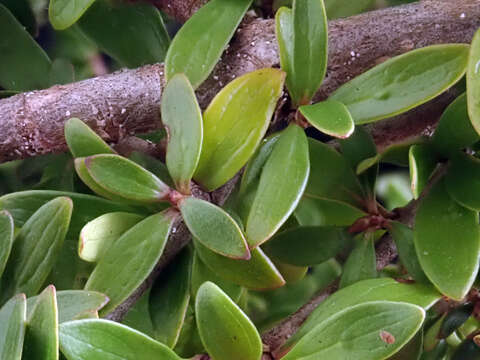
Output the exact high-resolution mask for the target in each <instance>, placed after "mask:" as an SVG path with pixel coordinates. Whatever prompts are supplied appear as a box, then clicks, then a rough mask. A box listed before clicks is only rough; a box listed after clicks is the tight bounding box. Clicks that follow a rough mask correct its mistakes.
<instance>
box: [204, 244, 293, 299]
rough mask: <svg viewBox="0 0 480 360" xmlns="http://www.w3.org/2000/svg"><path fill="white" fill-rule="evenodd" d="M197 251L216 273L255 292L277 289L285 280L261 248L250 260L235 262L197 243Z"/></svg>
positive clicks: (255, 250)
mask: <svg viewBox="0 0 480 360" xmlns="http://www.w3.org/2000/svg"><path fill="white" fill-rule="evenodd" d="M195 250H196V251H197V254H198V256H199V257H200V259H202V261H203V262H204V263H205V265H207V266H208V267H209V268H210V269H211V270H212V271H213V272H214V273H216V274H218V275H219V276H221V277H222V278H224V279H226V280H229V281H231V282H233V283H235V284H238V285H241V286H245V287H247V288H249V289H253V290H267V289H275V288H278V287H281V286H283V285H285V280H284V279H283V278H282V275H281V274H280V273H279V272H278V270H277V269H276V268H275V266H274V265H273V264H272V262H271V261H270V259H269V258H268V257H267V256H265V254H264V253H263V252H262V250H261V249H260V248H258V247H257V248H255V249H254V250H252V251H251V255H252V256H251V258H250V260H234V259H229V258H227V257H225V256H221V255H218V254H216V253H214V252H213V251H210V250H209V249H208V248H207V247H205V246H203V245H202V244H201V243H200V242H198V241H195Z"/></svg>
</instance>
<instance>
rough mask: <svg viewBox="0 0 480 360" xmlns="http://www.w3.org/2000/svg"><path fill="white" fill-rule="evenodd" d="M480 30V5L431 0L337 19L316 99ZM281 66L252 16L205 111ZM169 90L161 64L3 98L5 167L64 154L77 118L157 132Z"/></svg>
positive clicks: (425, 120) (270, 25) (402, 134)
mask: <svg viewBox="0 0 480 360" xmlns="http://www.w3.org/2000/svg"><path fill="white" fill-rule="evenodd" d="M168 3H170V2H168ZM168 3H167V2H165V4H167V5H168ZM173 3H176V2H171V5H172V4H173ZM178 3H179V4H180V3H181V4H184V2H178ZM462 14H464V16H463V15H462ZM478 27H480V4H479V2H478V0H457V1H445V2H443V1H435V0H426V1H423V2H420V3H413V4H410V5H405V6H400V7H395V8H388V9H383V10H377V11H374V12H371V13H366V14H362V15H359V16H355V17H351V18H347V19H339V20H334V21H331V22H330V23H329V33H330V38H329V66H328V74H327V75H328V76H327V78H326V79H325V82H324V85H323V86H322V88H321V90H320V91H319V93H318V96H317V99H323V98H325V97H326V96H328V94H330V93H331V92H332V91H333V90H335V89H336V88H338V86H340V85H341V84H343V83H344V82H346V81H348V80H349V79H351V78H353V77H355V76H356V75H358V74H360V73H362V72H364V71H365V70H367V69H369V68H371V67H372V66H374V65H375V64H376V63H378V62H379V61H381V60H383V59H385V58H386V57H392V56H395V55H398V54H400V53H403V52H406V51H408V50H411V49H414V48H418V47H423V46H426V45H430V44H438V43H450V42H470V40H471V38H472V36H473V34H474V32H475V30H476V29H477V28H478ZM278 62H279V60H278V54H277V46H276V41H275V35H274V22H273V20H261V19H253V20H252V19H249V20H248V21H246V22H244V24H243V26H242V27H241V28H240V29H239V30H238V31H237V33H236V35H235V37H234V39H233V41H232V44H231V46H230V48H229V49H227V51H226V52H225V54H224V55H223V57H222V60H221V61H220V63H219V64H218V65H217V67H216V69H215V71H214V73H213V74H212V76H210V78H209V79H208V80H207V81H206V82H205V83H204V84H203V85H202V86H201V87H200V89H198V91H197V94H198V98H199V101H200V103H201V105H202V107H205V106H206V105H207V104H208V103H209V101H210V100H211V99H212V98H213V96H215V94H216V93H217V92H218V91H219V90H220V89H221V88H222V87H223V86H224V85H225V84H226V83H228V82H229V81H231V80H232V79H233V78H235V77H237V76H239V75H242V74H244V73H247V72H250V71H253V70H256V69H259V68H263V67H272V66H278ZM163 86H164V76H163V65H160V64H157V65H148V66H145V67H142V68H139V69H135V70H123V71H120V72H117V73H114V74H110V75H105V76H100V77H97V78H93V79H88V80H85V81H81V82H77V83H73V84H69V85H63V86H55V87H52V88H50V89H46V90H41V91H33V92H28V93H23V94H19V95H16V96H13V97H10V98H7V99H3V100H0V162H3V161H8V160H14V159H20V158H25V157H29V156H34V155H39V154H47V153H54V152H62V151H65V149H66V146H65V140H64V137H63V125H64V122H65V121H66V120H67V119H68V118H70V117H72V116H76V117H79V118H81V119H83V120H85V121H87V122H88V124H89V125H90V126H91V127H92V128H93V129H95V130H96V131H97V132H98V133H99V134H100V135H101V136H102V137H103V138H105V139H106V140H107V141H110V142H117V141H119V140H120V139H122V138H123V137H125V136H127V135H131V134H134V133H138V132H146V131H149V130H152V129H155V128H158V127H159V126H160V124H161V122H160V114H159V111H158V108H159V103H160V100H161V94H162V90H163ZM450 100H451V97H449V96H446V97H445V98H442V99H440V100H436V101H437V102H436V103H434V105H431V106H432V107H433V108H436V109H441V108H442V107H443V106H445V104H447V103H448V101H450ZM439 105H441V106H439ZM430 110H431V109H430V108H429V107H428V106H427V107H426V108H425V107H424V108H423V110H422V109H417V110H415V111H414V112H412V113H410V114H408V115H404V116H403V117H401V118H400V119H398V120H396V121H395V122H394V124H395V126H394V127H392V126H390V125H389V126H386V127H385V125H384V124H388V122H380V123H378V124H376V125H375V126H374V128H375V129H377V128H379V129H382V130H380V131H379V132H375V131H374V134H379V135H378V136H377V137H376V139H377V144H378V145H379V147H382V146H384V144H385V142H386V141H388V142H392V141H401V140H402V139H405V138H409V137H411V136H415V135H417V134H419V133H423V132H425V130H426V129H427V130H428V129H429V128H430V127H431V126H432V124H434V123H435V121H436V116H431V117H428V116H423V115H425V114H430ZM392 131H395V132H397V134H396V135H395V136H393V135H392V134H391V133H392ZM386 133H389V134H390V135H389V136H385V134H386Z"/></svg>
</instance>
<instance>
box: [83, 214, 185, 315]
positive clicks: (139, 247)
mask: <svg viewBox="0 0 480 360" xmlns="http://www.w3.org/2000/svg"><path fill="white" fill-rule="evenodd" d="M177 215H178V213H176V212H173V211H169V210H166V211H163V212H161V213H158V214H155V215H152V216H149V217H148V218H146V219H145V220H143V221H141V222H139V223H138V224H137V225H135V226H134V227H132V228H131V229H130V230H128V231H127V232H126V233H125V234H123V235H122V236H121V237H120V238H119V239H118V240H117V241H116V242H115V245H114V246H112V247H111V248H110V249H109V250H108V251H107V253H106V254H105V255H104V256H103V257H102V259H101V260H100V261H99V262H98V264H97V266H96V267H95V269H94V270H93V272H92V274H91V275H90V277H89V278H88V281H87V284H86V285H85V290H95V291H99V292H101V293H103V294H105V295H107V296H108V297H109V299H110V302H109V303H108V304H107V306H105V308H103V309H102V313H104V314H108V313H109V312H110V311H112V310H113V309H115V308H116V307H117V306H118V305H119V304H120V303H122V301H124V300H125V299H126V298H127V297H128V296H129V295H130V294H131V293H132V292H133V291H135V289H136V288H137V287H138V286H139V285H140V284H141V283H142V281H143V280H145V278H146V277H147V276H148V274H150V272H151V271H152V270H153V268H154V267H155V265H156V264H157V262H158V259H159V258H160V256H161V255H162V253H163V249H164V248H165V244H166V242H167V238H168V235H169V233H170V228H171V227H172V224H173V222H174V220H175V218H176V217H177Z"/></svg>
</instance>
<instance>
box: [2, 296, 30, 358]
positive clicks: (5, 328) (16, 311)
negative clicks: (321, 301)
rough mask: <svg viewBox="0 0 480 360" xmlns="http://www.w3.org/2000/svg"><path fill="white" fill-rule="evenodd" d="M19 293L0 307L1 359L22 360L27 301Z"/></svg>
mask: <svg viewBox="0 0 480 360" xmlns="http://www.w3.org/2000/svg"><path fill="white" fill-rule="evenodd" d="M26 300H27V299H26V297H25V294H18V295H15V296H14V297H13V298H11V299H10V300H9V301H8V302H7V303H6V304H5V305H3V307H2V308H0V359H2V360H21V358H22V350H23V341H24V336H25V325H26V312H27V301H26Z"/></svg>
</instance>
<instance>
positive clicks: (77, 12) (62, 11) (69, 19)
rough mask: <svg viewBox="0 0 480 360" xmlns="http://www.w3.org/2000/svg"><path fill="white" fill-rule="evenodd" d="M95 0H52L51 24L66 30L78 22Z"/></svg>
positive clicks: (49, 11) (49, 13) (49, 15)
mask: <svg viewBox="0 0 480 360" xmlns="http://www.w3.org/2000/svg"><path fill="white" fill-rule="evenodd" d="M94 1H95V0H52V1H50V5H49V7H48V17H49V20H50V24H52V26H53V27H54V28H55V29H56V30H65V29H66V28H68V27H70V26H72V25H73V24H75V23H76V22H77V20H78V19H80V17H81V16H82V15H83V13H84V12H85V11H87V9H88V8H89V7H90V5H92V4H93V2H94Z"/></svg>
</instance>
